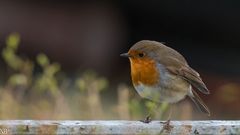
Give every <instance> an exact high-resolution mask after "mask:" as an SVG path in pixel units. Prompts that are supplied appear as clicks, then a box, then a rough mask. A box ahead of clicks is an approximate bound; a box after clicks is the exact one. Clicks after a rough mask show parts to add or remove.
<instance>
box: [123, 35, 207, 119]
mask: <svg viewBox="0 0 240 135" xmlns="http://www.w3.org/2000/svg"><path fill="white" fill-rule="evenodd" d="M121 56H126V57H129V59H130V63H131V76H132V81H133V85H134V87H135V89H136V90H137V92H138V93H139V94H140V96H142V97H144V98H148V99H150V100H153V101H155V102H169V103H175V102H178V101H180V100H182V99H183V98H184V97H185V96H186V95H187V96H189V97H190V98H191V99H192V100H193V102H194V103H195V104H196V106H197V107H198V108H199V110H201V111H202V112H204V113H206V114H208V115H210V111H209V109H208V107H207V106H206V105H205V104H204V102H203V101H202V100H201V98H200V97H199V96H198V94H197V93H196V92H195V91H194V90H193V89H192V86H193V87H194V88H195V89H197V90H199V91H200V92H202V93H203V94H209V90H208V89H207V87H206V85H205V84H204V82H203V81H202V79H201V77H200V75H199V73H198V72H196V71H195V70H194V69H192V68H191V67H190V66H189V65H188V63H187V61H186V60H185V58H184V57H183V56H182V55H181V54H180V53H178V52H177V51H175V50H174V49H172V48H170V47H167V46H165V45H163V44H162V43H160V42H156V41H149V40H142V41H139V42H137V43H136V44H134V45H133V46H132V47H131V48H130V49H129V51H128V53H125V54H122V55H121ZM157 94H158V96H156V95H157Z"/></svg>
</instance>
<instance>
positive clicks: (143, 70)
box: [130, 58, 160, 86]
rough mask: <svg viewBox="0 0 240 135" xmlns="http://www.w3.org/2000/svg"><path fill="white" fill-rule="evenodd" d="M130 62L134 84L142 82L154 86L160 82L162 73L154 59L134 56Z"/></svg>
mask: <svg viewBox="0 0 240 135" xmlns="http://www.w3.org/2000/svg"><path fill="white" fill-rule="evenodd" d="M130 62H131V76H132V82H133V84H134V85H138V84H139V83H142V84H144V85H148V86H153V85H156V84H157V83H159V79H160V74H159V71H158V69H157V66H156V62H155V61H154V60H151V59H149V58H143V59H138V58H132V59H130Z"/></svg>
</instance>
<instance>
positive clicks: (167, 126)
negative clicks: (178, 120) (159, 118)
mask: <svg viewBox="0 0 240 135" xmlns="http://www.w3.org/2000/svg"><path fill="white" fill-rule="evenodd" d="M160 123H162V124H164V125H163V129H165V130H168V131H170V130H171V129H172V128H173V126H171V125H170V120H167V121H164V122H160Z"/></svg>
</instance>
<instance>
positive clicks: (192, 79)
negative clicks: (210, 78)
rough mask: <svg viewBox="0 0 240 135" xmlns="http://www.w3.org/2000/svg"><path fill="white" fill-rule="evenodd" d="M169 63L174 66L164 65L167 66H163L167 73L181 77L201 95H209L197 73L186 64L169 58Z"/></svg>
mask: <svg viewBox="0 0 240 135" xmlns="http://www.w3.org/2000/svg"><path fill="white" fill-rule="evenodd" d="M169 61H171V63H174V65H172V64H167V63H166V64H167V65H165V66H166V68H167V70H168V71H169V72H171V73H173V74H176V75H179V76H181V77H182V78H183V79H185V80H186V81H188V82H189V83H190V84H191V85H192V86H194V87H195V88H197V89H198V90H199V91H201V92H202V93H204V94H210V92H209V90H208V89H207V87H206V85H205V84H204V82H203V81H202V79H201V77H200V75H199V74H198V72H196V71H195V70H193V69H192V68H191V67H189V66H188V65H187V63H183V62H181V61H178V60H177V59H174V58H169Z"/></svg>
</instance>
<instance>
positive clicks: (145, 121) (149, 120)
mask: <svg viewBox="0 0 240 135" xmlns="http://www.w3.org/2000/svg"><path fill="white" fill-rule="evenodd" d="M140 121H141V122H143V123H150V122H151V121H152V119H151V117H150V116H147V117H146V118H145V119H144V120H140Z"/></svg>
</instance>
